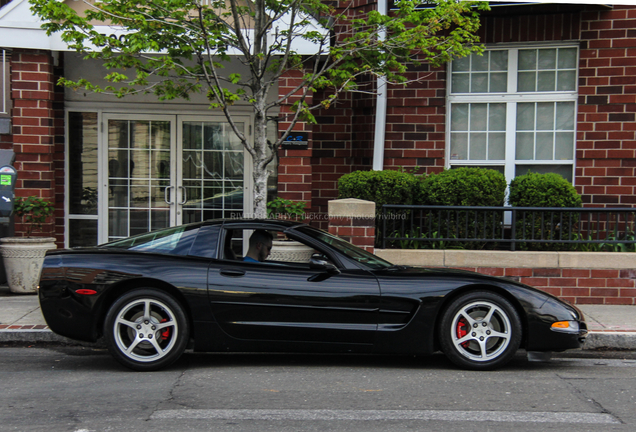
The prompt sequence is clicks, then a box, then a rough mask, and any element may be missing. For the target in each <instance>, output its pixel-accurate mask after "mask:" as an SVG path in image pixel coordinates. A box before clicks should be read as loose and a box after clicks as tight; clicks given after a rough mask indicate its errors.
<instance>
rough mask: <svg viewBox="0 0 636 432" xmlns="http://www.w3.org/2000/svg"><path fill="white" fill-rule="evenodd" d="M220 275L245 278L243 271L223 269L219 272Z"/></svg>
mask: <svg viewBox="0 0 636 432" xmlns="http://www.w3.org/2000/svg"><path fill="white" fill-rule="evenodd" d="M221 275H222V276H229V277H240V276H245V270H234V269H223V270H221Z"/></svg>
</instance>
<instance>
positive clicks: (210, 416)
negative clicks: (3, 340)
mask: <svg viewBox="0 0 636 432" xmlns="http://www.w3.org/2000/svg"><path fill="white" fill-rule="evenodd" d="M151 419H153V420H160V419H161V420H163V419H205V420H302V421H308V420H354V421H357V420H438V421H489V422H523V423H586V424H620V421H619V420H618V419H616V418H615V417H614V416H612V415H610V414H599V413H580V412H519V411H443V410H303V409H297V410H296V409H287V410H277V409H253V410H251V409H176V410H161V411H156V412H155V413H153V414H152V416H151Z"/></svg>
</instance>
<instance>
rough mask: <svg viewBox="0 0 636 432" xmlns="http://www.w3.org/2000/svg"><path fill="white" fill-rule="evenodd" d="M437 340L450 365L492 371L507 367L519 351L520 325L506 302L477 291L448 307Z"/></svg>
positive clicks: (513, 310)
mask: <svg viewBox="0 0 636 432" xmlns="http://www.w3.org/2000/svg"><path fill="white" fill-rule="evenodd" d="M439 337H440V343H441V345H442V349H443V351H444V353H445V354H446V356H447V357H448V358H449V359H450V360H451V361H452V362H453V363H455V364H457V365H458V366H461V367H466V368H470V369H492V368H495V367H499V366H502V365H503V364H505V363H507V362H508V361H509V360H510V359H511V358H512V356H513V355H514V353H515V352H516V351H517V349H518V348H519V344H520V342H521V322H520V319H519V315H518V314H517V312H516V311H515V309H514V307H513V306H512V305H511V304H510V303H509V302H508V301H507V300H506V299H504V298H503V297H501V296H499V295H498V294H495V293H491V292H488V291H479V292H474V293H469V294H466V295H463V296H461V297H459V298H457V299H456V300H455V301H453V302H452V303H451V304H450V305H449V307H448V308H447V309H446V310H445V312H444V315H443V318H442V324H441V326H440V334H439Z"/></svg>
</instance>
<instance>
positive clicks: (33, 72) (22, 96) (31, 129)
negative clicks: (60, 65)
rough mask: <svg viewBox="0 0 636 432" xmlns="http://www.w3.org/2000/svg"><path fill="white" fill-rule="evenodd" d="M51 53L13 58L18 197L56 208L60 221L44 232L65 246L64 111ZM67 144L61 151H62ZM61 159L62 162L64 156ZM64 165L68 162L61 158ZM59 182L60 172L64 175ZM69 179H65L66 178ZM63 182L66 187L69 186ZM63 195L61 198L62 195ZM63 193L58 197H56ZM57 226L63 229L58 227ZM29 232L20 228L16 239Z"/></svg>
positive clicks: (16, 54)
mask: <svg viewBox="0 0 636 432" xmlns="http://www.w3.org/2000/svg"><path fill="white" fill-rule="evenodd" d="M54 68H55V66H54V60H53V58H52V57H51V54H50V53H49V52H46V51H32V50H14V51H13V54H12V58H11V98H12V101H13V109H12V113H11V114H12V126H13V131H12V132H13V133H12V135H11V137H10V138H9V140H10V143H11V144H12V147H13V151H14V152H15V154H16V162H15V167H16V169H17V170H18V181H17V183H16V195H17V196H22V197H26V196H30V195H35V196H39V197H41V198H44V199H47V200H50V201H54V202H55V203H56V207H57V210H56V218H55V220H51V221H50V223H47V224H46V225H45V227H44V229H43V233H44V234H46V235H53V234H57V238H58V241H60V242H62V241H63V234H64V231H63V230H64V224H63V219H64V218H63V202H64V200H63V192H64V191H63V189H62V190H60V189H58V188H57V187H56V174H55V161H54V154H55V152H56V143H57V145H58V148H57V151H58V153H59V150H61V151H62V154H63V151H64V150H63V142H64V141H63V135H64V125H63V108H62V106H56V104H55V101H56V100H59V98H60V93H59V90H58V93H57V95H56V86H55V81H56V79H57V78H56V76H55V75H56V71H55V70H54ZM60 143H61V149H60V147H59V146H60ZM58 157H59V156H58ZM61 159H62V162H63V157H62V158H61ZM58 168H63V164H62V165H61V166H60V164H59V163H58ZM58 176H59V170H58ZM62 179H63V177H62ZM63 184H64V183H63V180H62V182H61V185H63ZM60 192H61V193H60ZM56 193H57V194H56ZM56 222H57V223H56ZM22 232H24V227H23V226H22V225H21V224H19V223H16V234H18V235H19V234H20V233H22Z"/></svg>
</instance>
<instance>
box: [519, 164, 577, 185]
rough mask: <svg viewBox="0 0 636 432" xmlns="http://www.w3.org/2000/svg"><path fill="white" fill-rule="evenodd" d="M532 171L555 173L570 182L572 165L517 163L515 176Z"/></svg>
mask: <svg viewBox="0 0 636 432" xmlns="http://www.w3.org/2000/svg"><path fill="white" fill-rule="evenodd" d="M528 172H534V173H539V174H546V173H555V174H559V175H560V176H561V177H563V178H564V179H566V180H567V181H569V182H570V183H571V182H572V165H517V166H516V169H515V177H518V176H520V175H525V174H528Z"/></svg>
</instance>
